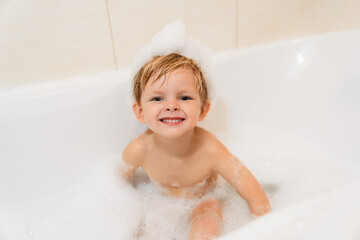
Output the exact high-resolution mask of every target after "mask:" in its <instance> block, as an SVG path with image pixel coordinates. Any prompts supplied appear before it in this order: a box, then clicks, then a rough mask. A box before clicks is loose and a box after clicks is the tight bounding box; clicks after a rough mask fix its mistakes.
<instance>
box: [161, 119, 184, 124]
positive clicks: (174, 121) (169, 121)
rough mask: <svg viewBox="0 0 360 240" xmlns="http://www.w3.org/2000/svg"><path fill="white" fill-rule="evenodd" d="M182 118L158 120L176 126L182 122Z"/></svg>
mask: <svg viewBox="0 0 360 240" xmlns="http://www.w3.org/2000/svg"><path fill="white" fill-rule="evenodd" d="M184 120H185V119H184V118H162V119H160V121H161V122H163V123H166V124H178V123H181V122H182V121H184Z"/></svg>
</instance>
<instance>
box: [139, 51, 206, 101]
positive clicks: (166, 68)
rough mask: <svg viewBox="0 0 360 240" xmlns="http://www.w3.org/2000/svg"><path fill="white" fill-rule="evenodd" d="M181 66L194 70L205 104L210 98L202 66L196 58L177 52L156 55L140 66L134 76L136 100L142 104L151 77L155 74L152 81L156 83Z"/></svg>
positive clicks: (197, 85)
mask: <svg viewBox="0 0 360 240" xmlns="http://www.w3.org/2000/svg"><path fill="white" fill-rule="evenodd" d="M179 68H183V69H190V70H191V71H192V72H193V74H194V77H195V85H196V87H197V90H198V92H199V95H200V99H201V104H202V105H204V104H205V103H206V101H207V100H208V90H207V86H206V82H205V79H204V76H203V73H202V72H201V70H200V67H199V66H198V65H197V64H196V62H195V61H194V60H192V59H190V58H187V57H184V56H182V55H180V54H177V53H170V54H168V55H164V56H155V57H153V58H151V59H150V60H149V61H148V62H146V63H145V64H144V66H142V68H140V70H139V71H138V72H137V73H136V74H135V76H134V78H133V85H132V87H133V88H132V90H133V96H134V98H135V101H136V102H137V103H138V104H140V99H141V95H142V92H143V91H144V89H145V86H146V84H147V83H148V82H149V80H150V78H151V77H154V76H155V77H154V78H153V81H152V83H154V82H156V81H158V80H159V79H160V78H161V77H162V76H164V75H166V74H168V73H171V72H172V71H174V70H176V69H179Z"/></svg>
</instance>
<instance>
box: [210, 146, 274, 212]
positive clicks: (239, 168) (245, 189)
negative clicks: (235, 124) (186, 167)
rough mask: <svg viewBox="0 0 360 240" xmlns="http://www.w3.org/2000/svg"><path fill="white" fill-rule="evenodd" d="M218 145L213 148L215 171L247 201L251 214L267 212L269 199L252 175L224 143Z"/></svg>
mask: <svg viewBox="0 0 360 240" xmlns="http://www.w3.org/2000/svg"><path fill="white" fill-rule="evenodd" d="M218 145H219V146H217V147H216V148H215V149H216V152H217V153H216V155H217V157H216V158H215V159H214V169H215V171H217V172H218V173H219V174H220V175H221V176H222V177H223V178H224V179H225V180H226V181H227V182H229V183H230V184H231V185H232V186H233V187H235V188H236V191H237V192H238V194H239V195H240V196H241V197H242V198H243V199H244V200H245V201H246V202H247V204H248V206H249V209H250V211H251V213H252V214H254V215H256V216H261V215H263V214H265V213H267V212H269V211H270V209H271V207H270V203H269V199H268V198H267V196H266V194H265V192H264V191H263V189H262V188H261V186H260V184H259V182H258V181H257V180H256V178H255V177H254V175H252V173H251V172H250V171H249V170H248V169H247V168H246V167H245V166H244V165H243V164H242V163H241V162H240V161H239V160H238V159H237V158H235V157H234V156H233V155H232V154H231V153H230V152H229V151H228V150H227V149H226V147H225V146H224V145H222V144H221V143H218Z"/></svg>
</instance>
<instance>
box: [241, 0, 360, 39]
mask: <svg viewBox="0 0 360 240" xmlns="http://www.w3.org/2000/svg"><path fill="white" fill-rule="evenodd" d="M238 9H239V10H238V12H239V15H238V34H237V36H238V45H239V46H246V45H251V44H258V43H264V42H270V41H277V40H284V39H289V38H294V37H298V36H305V35H310V34H319V33H323V32H330V31H343V30H350V29H357V28H360V14H359V12H360V1H358V0H332V1H329V0H254V1H250V0H239V5H238Z"/></svg>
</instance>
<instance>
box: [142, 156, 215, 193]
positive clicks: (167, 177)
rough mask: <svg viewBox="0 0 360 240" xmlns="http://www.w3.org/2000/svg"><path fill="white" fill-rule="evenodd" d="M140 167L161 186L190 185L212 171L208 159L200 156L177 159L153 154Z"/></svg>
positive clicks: (201, 179) (202, 179)
mask: <svg viewBox="0 0 360 240" xmlns="http://www.w3.org/2000/svg"><path fill="white" fill-rule="evenodd" d="M142 168H143V169H144V171H145V172H146V173H147V174H148V175H149V177H150V178H152V179H153V180H155V181H156V182H158V183H160V184H161V185H163V186H174V185H177V186H178V187H190V186H193V185H195V184H198V183H199V182H202V181H204V179H206V178H207V177H208V176H209V175H211V173H212V170H211V167H210V164H209V161H207V160H206V159H204V158H202V157H200V156H193V157H188V158H183V159H179V158H172V157H164V156H159V155H154V156H152V157H147V158H146V161H144V164H143V166H142Z"/></svg>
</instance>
